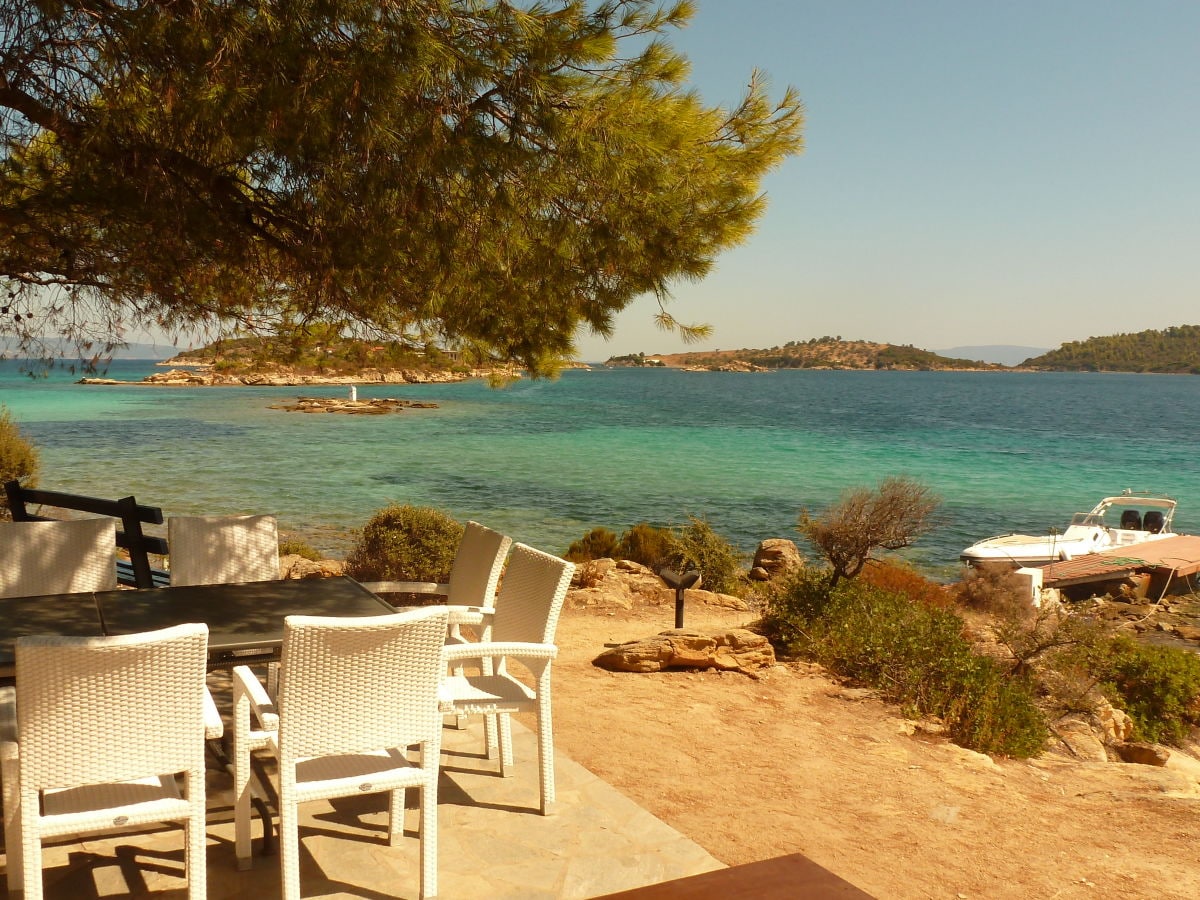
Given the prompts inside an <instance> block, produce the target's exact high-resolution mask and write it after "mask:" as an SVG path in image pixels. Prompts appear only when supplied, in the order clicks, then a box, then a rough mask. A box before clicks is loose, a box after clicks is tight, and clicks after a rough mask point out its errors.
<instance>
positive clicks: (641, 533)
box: [617, 522, 675, 572]
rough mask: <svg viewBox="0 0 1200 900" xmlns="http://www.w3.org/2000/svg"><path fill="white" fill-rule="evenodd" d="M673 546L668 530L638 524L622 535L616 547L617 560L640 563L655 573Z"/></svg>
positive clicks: (669, 530) (645, 523) (647, 524)
mask: <svg viewBox="0 0 1200 900" xmlns="http://www.w3.org/2000/svg"><path fill="white" fill-rule="evenodd" d="M674 545H675V540H674V537H673V536H672V534H671V529H669V528H659V527H657V526H655V525H651V524H649V523H648V522H638V523H637V524H636V525H634V526H633V527H632V528H630V529H629V530H628V531H626V532H625V533H624V534H623V535H621V543H620V544H619V545H618V546H617V558H619V559H628V560H631V561H633V562H635V563H641V564H642V565H643V566H646V567H647V568H648V569H653V570H654V571H655V572H657V571H658V570H659V569H661V568H662V567H663V566H664V565H666V564H667V560H668V559H669V558H670V556H671V550H672V548H673V547H674Z"/></svg>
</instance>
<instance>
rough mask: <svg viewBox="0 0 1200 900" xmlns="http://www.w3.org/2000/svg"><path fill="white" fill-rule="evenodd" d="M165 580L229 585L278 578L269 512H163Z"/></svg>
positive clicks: (272, 519) (276, 543)
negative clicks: (165, 515) (168, 572)
mask: <svg viewBox="0 0 1200 900" xmlns="http://www.w3.org/2000/svg"><path fill="white" fill-rule="evenodd" d="M167 545H168V546H169V547H170V550H171V553H170V560H171V584H172V585H188V584H231V583H234V582H243V581H275V580H277V579H278V578H279V529H278V526H277V525H276V523H275V517H274V516H169V517H168V518H167Z"/></svg>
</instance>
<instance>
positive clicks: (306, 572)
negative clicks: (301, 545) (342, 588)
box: [279, 553, 346, 578]
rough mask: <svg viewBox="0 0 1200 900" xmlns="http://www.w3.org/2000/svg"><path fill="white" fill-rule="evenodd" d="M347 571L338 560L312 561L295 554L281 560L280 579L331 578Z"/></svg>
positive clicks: (282, 557)
mask: <svg viewBox="0 0 1200 900" xmlns="http://www.w3.org/2000/svg"><path fill="white" fill-rule="evenodd" d="M345 571H346V566H345V564H344V563H343V562H341V561H340V560H336V559H322V560H311V559H308V558H307V557H304V556H299V555H298V554H295V553H289V554H287V555H286V556H281V557H280V558H279V577H280V578H330V577H332V576H334V575H343V574H345Z"/></svg>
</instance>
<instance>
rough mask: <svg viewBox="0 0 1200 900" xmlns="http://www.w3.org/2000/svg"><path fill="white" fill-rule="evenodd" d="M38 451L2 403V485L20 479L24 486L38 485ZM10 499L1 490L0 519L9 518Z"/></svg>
mask: <svg viewBox="0 0 1200 900" xmlns="http://www.w3.org/2000/svg"><path fill="white" fill-rule="evenodd" d="M38 464H39V463H38V452H37V448H35V447H34V446H33V444H32V443H30V442H29V440H28V439H27V438H26V437H25V436H24V435H23V434H21V429H20V428H18V427H17V423H16V422H14V421H13V418H12V414H11V413H10V412H9V411H8V407H6V406H2V405H0V486H2V485H3V484H4V483H5V482H7V481H19V482H21V484H22V485H23V486H24V487H37V474H38ZM8 517H9V512H8V500H7V498H6V497H5V495H4V491H3V490H0V519H7V518H8Z"/></svg>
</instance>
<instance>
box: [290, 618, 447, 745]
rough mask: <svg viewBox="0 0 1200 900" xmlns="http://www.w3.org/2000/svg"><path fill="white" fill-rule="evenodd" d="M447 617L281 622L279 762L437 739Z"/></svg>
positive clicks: (326, 619) (293, 619) (303, 619)
mask: <svg viewBox="0 0 1200 900" xmlns="http://www.w3.org/2000/svg"><path fill="white" fill-rule="evenodd" d="M447 623H448V611H447V609H446V607H444V606H426V607H421V608H419V609H414V610H408V611H406V612H402V613H395V614H393V615H385V616H368V617H354V616H345V617H331V616H288V617H287V618H286V619H285V620H284V631H283V651H282V656H281V658H280V669H279V697H278V703H277V706H278V710H279V752H280V756H281V758H283V759H297V758H300V757H308V756H330V755H334V754H340V753H365V752H369V751H373V750H382V749H387V748H395V747H400V748H403V747H407V746H409V745H411V744H417V743H422V742H425V741H430V740H434V739H436V738H438V737H439V736H440V734H441V727H442V718H441V714H440V713H439V711H438V705H437V691H438V685H439V683H440V682H441V678H442V674H443V671H444V669H445V665H444V664H443V662H442V646H443V644H444V643H445V638H446V626H447Z"/></svg>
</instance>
